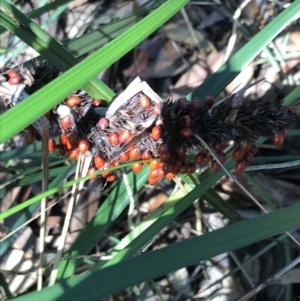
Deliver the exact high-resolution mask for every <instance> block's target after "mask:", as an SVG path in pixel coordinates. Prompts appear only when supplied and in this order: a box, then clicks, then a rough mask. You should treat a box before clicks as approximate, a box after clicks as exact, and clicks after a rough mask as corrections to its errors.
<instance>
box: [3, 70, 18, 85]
mask: <svg viewBox="0 0 300 301" xmlns="http://www.w3.org/2000/svg"><path fill="white" fill-rule="evenodd" d="M6 76H7V77H8V82H9V84H11V85H13V86H16V85H18V84H20V82H21V80H22V77H21V75H20V74H19V73H18V72H17V71H16V70H9V71H7V72H6Z"/></svg>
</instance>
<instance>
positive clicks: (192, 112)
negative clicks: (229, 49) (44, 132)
mask: <svg viewBox="0 0 300 301" xmlns="http://www.w3.org/2000/svg"><path fill="white" fill-rule="evenodd" d="M28 72H29V73H30V75H31V79H32V83H30V84H29V83H28V78H27V77H28ZM59 74H60V71H59V70H58V69H57V68H55V67H53V66H51V65H50V64H49V63H47V62H40V61H36V62H35V63H34V64H33V65H32V66H28V67H25V68H23V69H22V70H20V71H17V70H8V71H7V72H4V73H3V80H4V81H8V82H9V80H10V84H11V85H16V84H19V82H22V81H23V82H24V83H26V91H27V93H29V94H32V93H34V92H36V91H37V90H38V89H40V88H41V87H43V86H44V85H46V84H48V83H49V82H50V81H52V80H53V79H54V78H56V77H57V76H58V75H59ZM14 77H18V78H14ZM156 101H157V100H154V99H151V97H149V96H148V95H146V94H144V93H143V92H138V93H137V94H136V95H134V96H132V97H131V99H127V100H126V99H124V100H122V103H115V102H113V104H112V105H111V107H109V108H108V112H110V113H109V114H108V113H107V112H106V109H105V108H103V107H101V104H102V101H100V100H95V99H92V98H91V97H90V96H89V95H88V94H87V93H86V92H85V91H83V90H77V91H74V93H73V94H72V95H71V96H70V97H67V98H66V99H65V100H64V101H63V102H62V103H61V104H60V105H58V106H57V107H56V108H55V109H54V110H51V111H50V114H48V117H49V119H50V122H56V124H59V125H60V133H61V136H60V144H57V145H54V144H51V146H50V147H49V150H51V151H53V150H56V151H57V153H59V154H64V153H66V152H67V156H68V157H70V158H73V157H74V158H75V157H77V156H78V154H79V151H80V152H81V153H84V152H86V151H87V150H90V151H91V152H92V155H93V157H94V162H93V164H94V165H95V166H96V167H97V168H105V167H107V166H108V164H110V163H109V162H111V161H115V162H116V163H118V160H120V161H123V162H127V160H138V159H140V158H142V159H149V158H157V160H158V162H159V164H158V166H157V168H156V169H155V170H156V171H155V172H154V171H153V172H152V174H151V178H149V182H151V183H156V182H157V180H158V178H161V177H163V175H165V177H166V178H172V177H174V176H175V175H176V174H177V173H187V174H190V173H193V172H194V171H195V170H196V165H199V164H208V163H209V162H211V167H212V170H213V171H214V172H217V171H218V170H219V168H220V165H219V163H218V162H217V161H215V159H214V158H213V156H212V155H211V153H210V152H209V151H208V150H207V145H208V146H209V148H210V149H211V150H213V151H214V152H215V154H216V155H217V157H218V158H219V160H220V162H222V163H224V162H225V160H226V155H225V153H224V148H225V145H224V144H223V142H224V141H225V144H226V143H227V142H229V141H230V140H233V141H234V142H235V145H236V147H235V150H234V152H233V155H232V157H233V159H234V160H235V161H237V163H236V167H235V169H236V172H238V173H239V172H242V171H244V169H245V168H246V166H247V164H248V163H250V162H251V161H252V160H253V156H254V155H255V154H256V152H257V147H256V146H255V145H254V144H253V143H254V141H255V139H256V138H258V137H259V136H263V137H268V138H272V139H273V142H274V144H275V145H276V146H277V147H281V146H282V144H283V141H284V138H285V137H286V135H287V128H288V126H289V125H290V124H291V123H292V122H293V121H295V119H296V118H297V116H298V112H297V109H296V108H295V107H286V106H284V105H283V103H282V101H281V100H278V99H275V100H272V99H258V100H256V101H248V102H245V101H243V102H241V100H240V99H239V98H238V96H237V95H234V94H233V95H231V96H229V97H227V98H225V99H224V100H222V101H220V102H216V101H215V98H214V97H213V96H206V97H205V99H204V101H203V102H202V101H201V100H200V99H198V98H194V99H192V101H191V102H189V101H188V100H187V99H185V98H180V99H178V100H173V99H171V98H169V99H168V100H167V101H165V102H161V103H157V102H156ZM64 108H66V109H67V113H66V114H63V115H61V110H63V109H64ZM54 117H55V118H54ZM25 138H26V140H27V142H28V143H31V142H33V141H34V140H35V139H36V138H38V136H37V134H36V132H35V131H33V130H31V129H27V131H26V136H25ZM203 141H204V142H205V143H203ZM95 160H96V161H95ZM153 164H154V163H153ZM153 164H152V165H153ZM91 168H95V167H94V166H92V167H91ZM140 168H141V165H133V169H134V171H135V172H138V171H139V170H140ZM91 170H93V169H91ZM105 176H106V178H107V181H112V180H114V179H115V177H116V176H115V174H113V173H107V174H106V175H105Z"/></svg>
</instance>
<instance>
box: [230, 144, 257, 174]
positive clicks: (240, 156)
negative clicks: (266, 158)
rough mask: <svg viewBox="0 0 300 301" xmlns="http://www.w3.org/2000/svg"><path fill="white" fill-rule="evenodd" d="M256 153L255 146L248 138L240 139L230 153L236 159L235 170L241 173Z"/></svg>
mask: <svg viewBox="0 0 300 301" xmlns="http://www.w3.org/2000/svg"><path fill="white" fill-rule="evenodd" d="M256 153H257V146H256V145H255V144H254V143H253V142H252V141H250V140H242V141H241V142H240V144H239V146H237V147H236V148H235V149H234V150H233V153H232V159H233V160H234V161H236V164H235V172H236V173H242V172H243V171H245V169H246V168H247V166H248V164H250V163H252V161H253V158H254V156H255V155H256Z"/></svg>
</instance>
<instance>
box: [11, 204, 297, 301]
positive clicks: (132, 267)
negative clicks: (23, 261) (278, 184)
mask: <svg viewBox="0 0 300 301" xmlns="http://www.w3.org/2000/svg"><path fill="white" fill-rule="evenodd" d="M299 215H300V205H295V206H292V207H289V208H285V209H281V210H277V211H275V212H273V213H269V214H266V215H263V216H260V217H257V218H253V219H250V220H245V221H242V222H239V223H235V224H233V225H230V226H227V227H225V228H222V229H220V230H216V231H213V232H211V233H207V234H204V235H202V236H200V237H194V238H191V239H188V240H185V241H183V242H178V243H174V244H172V245H170V246H168V247H165V248H163V249H160V250H157V251H152V252H149V253H147V254H143V255H140V256H136V257H134V258H131V259H129V260H126V261H124V262H122V263H120V264H118V265H114V266H111V267H108V268H106V269H102V270H99V271H95V272H92V273H86V274H84V275H81V276H78V277H75V278H72V279H69V280H66V281H61V282H59V283H57V284H55V285H54V286H52V287H49V288H45V289H43V290H42V291H40V292H34V293H30V294H27V295H24V296H21V297H18V298H16V299H15V300H16V301H29V300H30V301H35V300H43V301H48V300H49V301H50V300H56V301H64V300H72V301H81V300H86V301H94V300H99V299H100V298H103V297H105V296H108V295H110V294H112V293H116V292H118V291H120V290H122V289H125V288H127V287H130V286H133V285H135V284H139V283H141V282H143V281H147V280H150V279H153V278H155V277H159V276H162V275H164V274H166V273H169V272H171V271H174V270H176V269H179V268H182V267H186V266H190V265H192V264H196V263H198V262H199V261H200V260H206V259H209V258H211V257H213V256H216V255H218V254H221V253H225V252H228V251H233V250H235V249H237V248H241V247H244V246H246V245H249V244H251V243H255V242H258V241H261V240H263V239H266V238H269V237H272V236H274V235H278V234H280V233H282V232H284V231H290V230H293V229H295V228H297V227H299V225H300V221H299ZM241 229H243V230H242V231H241Z"/></svg>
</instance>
